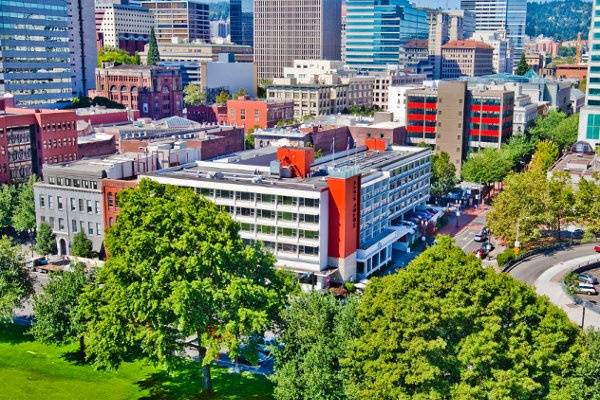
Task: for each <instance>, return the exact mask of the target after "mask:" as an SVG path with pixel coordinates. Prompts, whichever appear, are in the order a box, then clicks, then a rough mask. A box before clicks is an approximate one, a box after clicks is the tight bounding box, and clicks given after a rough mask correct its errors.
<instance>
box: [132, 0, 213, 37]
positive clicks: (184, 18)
mask: <svg viewBox="0 0 600 400" xmlns="http://www.w3.org/2000/svg"><path fill="white" fill-rule="evenodd" d="M140 4H141V5H142V6H143V7H144V8H147V9H148V10H149V11H150V13H151V14H152V16H153V17H154V31H155V34H156V40H157V42H158V43H171V42H172V41H173V40H174V39H175V40H180V41H182V42H192V41H202V42H210V22H209V18H208V4H206V3H202V2H200V1H197V0H141V1H140Z"/></svg>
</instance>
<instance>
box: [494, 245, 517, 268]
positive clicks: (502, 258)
mask: <svg viewBox="0 0 600 400" xmlns="http://www.w3.org/2000/svg"><path fill="white" fill-rule="evenodd" d="M514 258H515V252H514V251H513V249H511V248H508V249H506V250H504V251H503V252H502V253H500V254H498V256H497V257H496V261H498V266H500V267H503V266H505V265H506V264H508V263H509V262H510V261H511V260H513V259H514Z"/></svg>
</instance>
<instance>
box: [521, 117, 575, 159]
mask: <svg viewBox="0 0 600 400" xmlns="http://www.w3.org/2000/svg"><path fill="white" fill-rule="evenodd" d="M578 126H579V114H574V115H571V116H568V117H567V115H566V114H565V113H563V112H560V111H556V110H552V111H550V112H548V114H546V115H545V116H543V117H540V118H538V119H536V121H535V124H534V125H533V126H532V127H531V128H529V130H528V135H529V137H530V138H531V140H532V141H533V142H534V143H536V142H538V141H542V140H551V141H552V142H554V143H555V144H556V145H557V146H558V148H559V150H561V151H564V150H566V149H568V148H569V147H570V146H571V145H572V144H573V143H575V141H577V129H578Z"/></svg>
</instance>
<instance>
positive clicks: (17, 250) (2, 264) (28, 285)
mask: <svg viewBox="0 0 600 400" xmlns="http://www.w3.org/2000/svg"><path fill="white" fill-rule="evenodd" d="M24 263H25V260H24V259H23V254H22V252H21V247H20V246H19V245H15V244H13V242H12V241H11V239H9V238H8V237H6V236H3V237H2V238H0V321H3V320H4V321H6V320H9V319H10V318H11V317H12V314H13V309H14V308H15V307H18V306H20V305H21V304H22V301H23V300H24V299H25V298H27V297H28V296H29V295H31V294H32V293H33V282H32V280H31V277H30V276H29V274H28V273H27V271H26V270H25V268H24Z"/></svg>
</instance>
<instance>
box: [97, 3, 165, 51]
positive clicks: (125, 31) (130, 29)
mask: <svg viewBox="0 0 600 400" xmlns="http://www.w3.org/2000/svg"><path fill="white" fill-rule="evenodd" d="M153 26H154V19H153V18H152V15H151V14H150V12H149V11H148V10H147V9H145V8H142V7H139V6H134V5H129V4H119V3H115V2H112V1H111V2H99V1H97V2H96V30H97V32H98V33H100V34H102V40H103V45H104V46H106V47H116V48H118V47H120V43H119V42H120V40H124V39H125V40H131V39H138V40H143V41H147V40H148V35H149V34H150V29H151V28H152V27H153Z"/></svg>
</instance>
